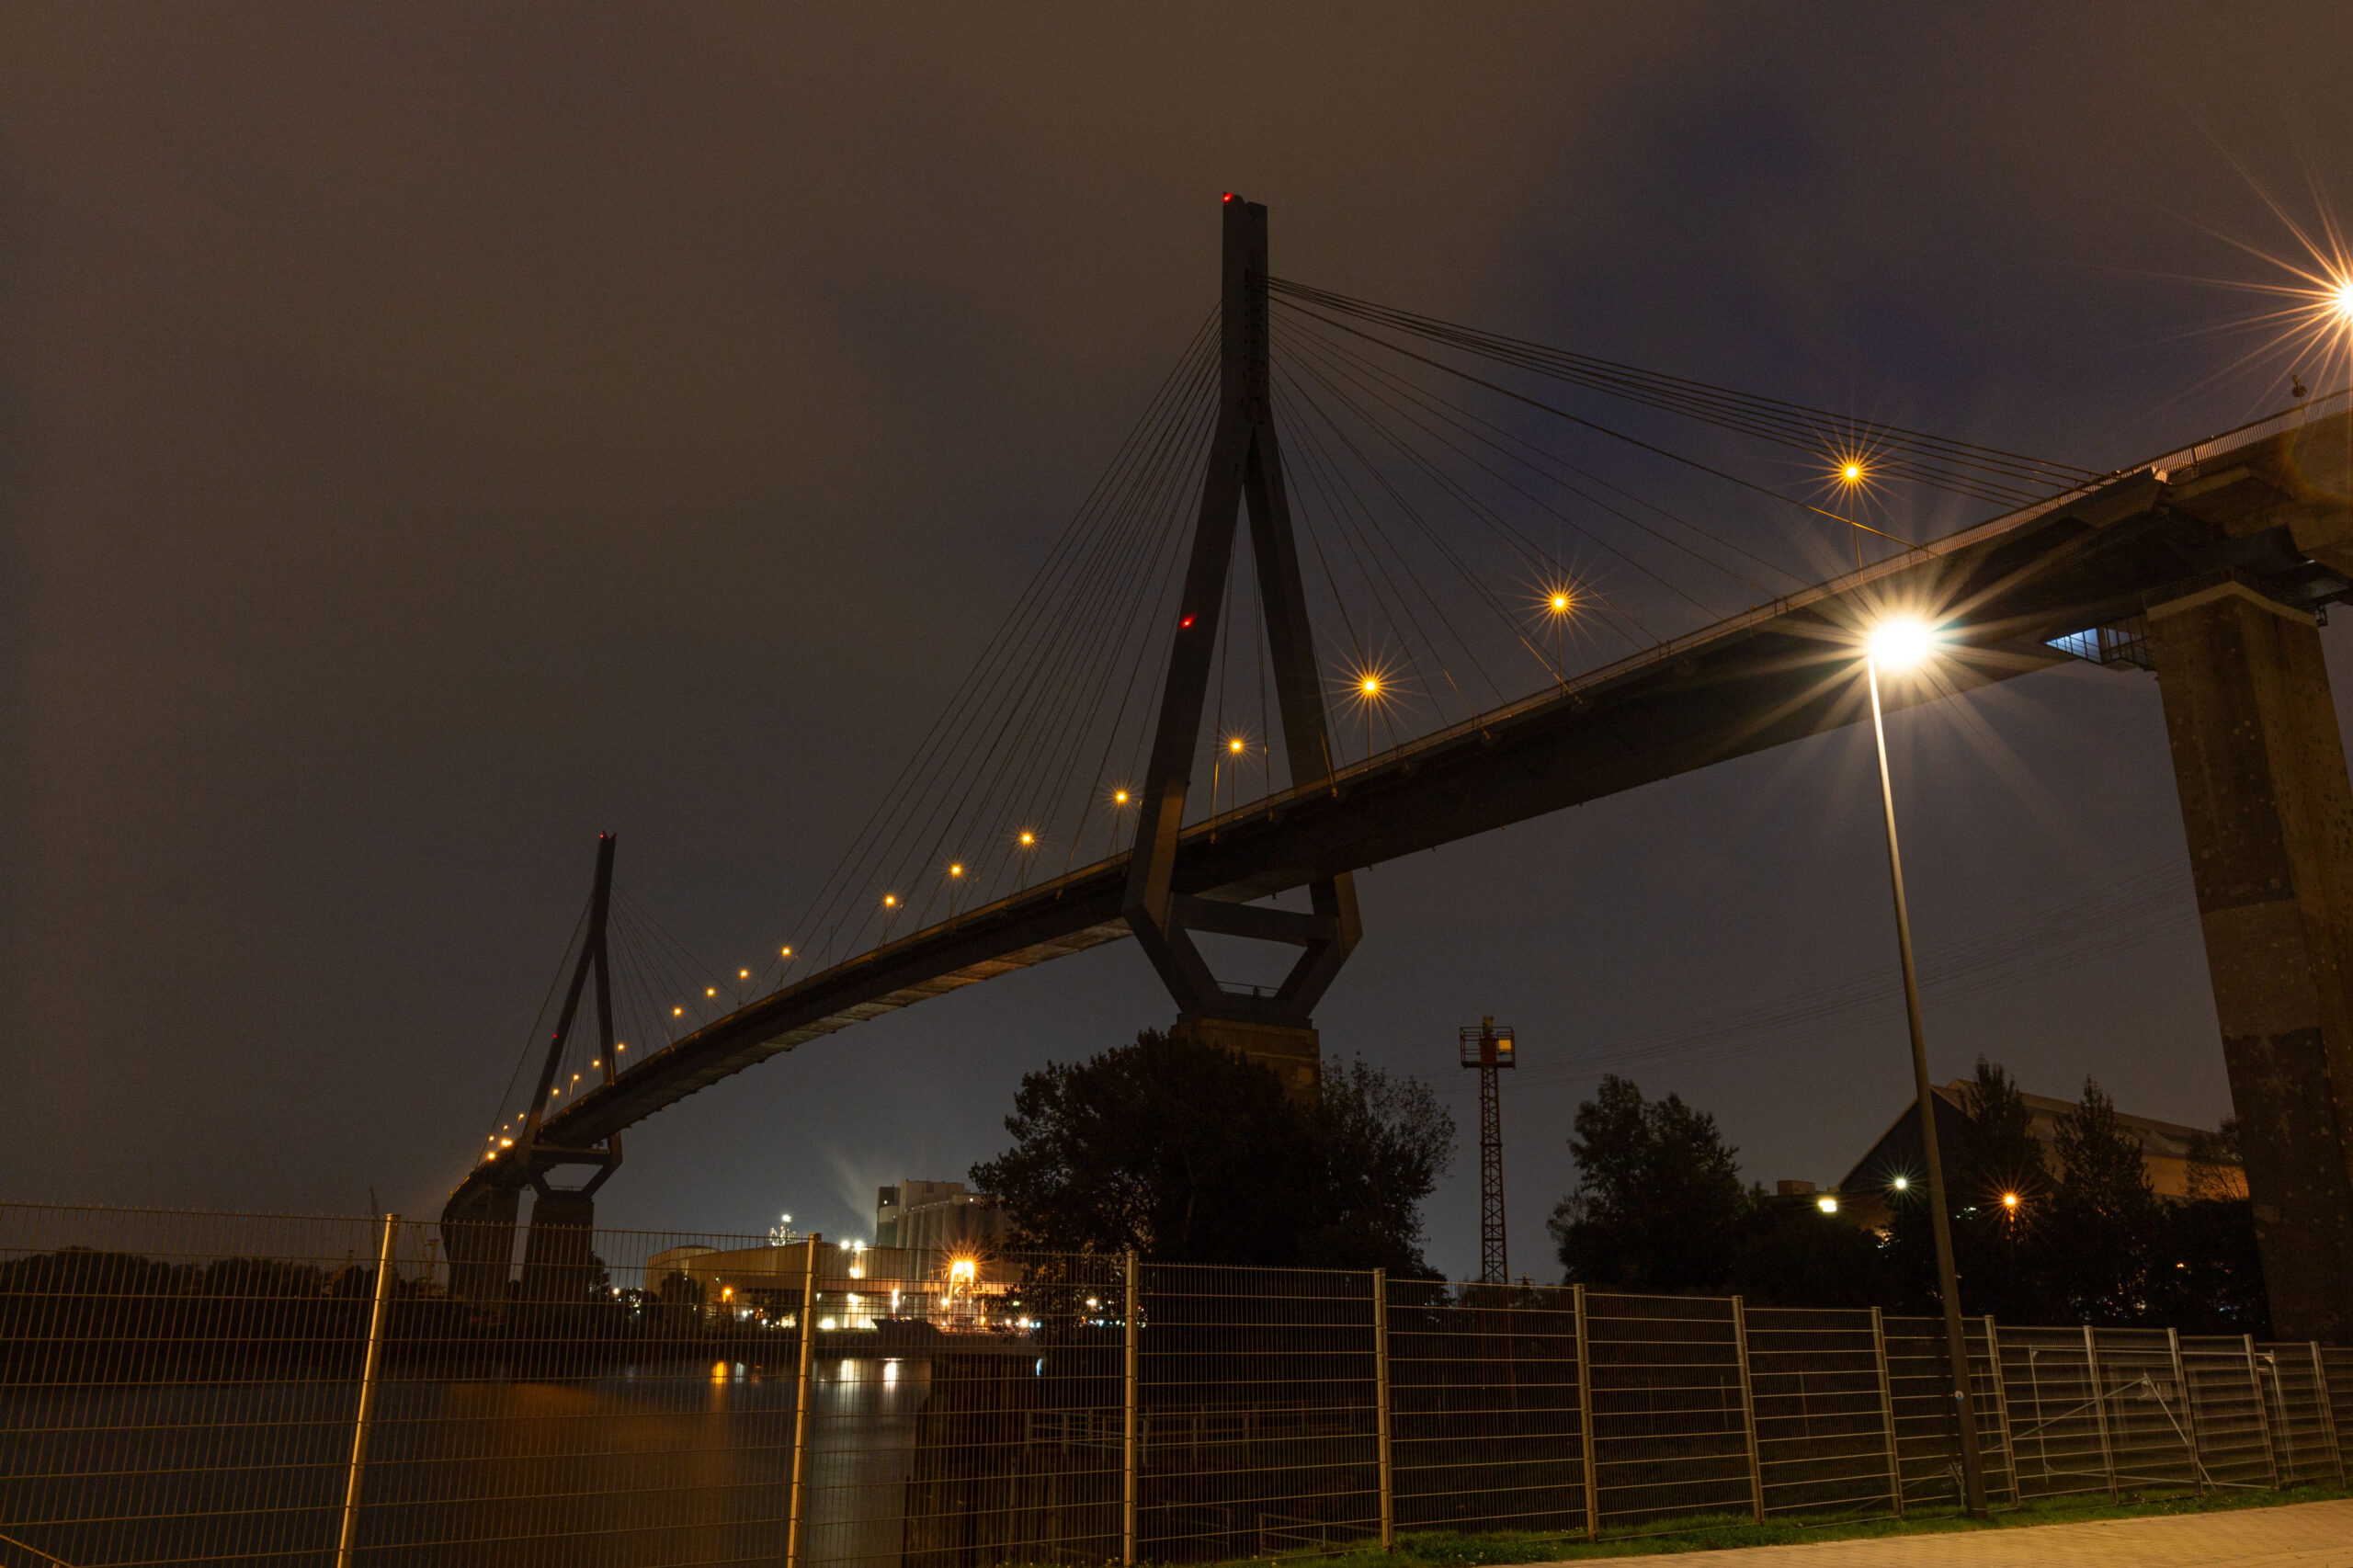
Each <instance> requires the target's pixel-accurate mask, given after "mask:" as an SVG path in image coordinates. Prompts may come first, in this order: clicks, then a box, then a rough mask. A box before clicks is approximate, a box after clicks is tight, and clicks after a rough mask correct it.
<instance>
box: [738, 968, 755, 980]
mask: <svg viewBox="0 0 2353 1568" xmlns="http://www.w3.org/2000/svg"><path fill="white" fill-rule="evenodd" d="M735 978H736V979H738V980H749V979H751V978H752V971H750V970H748V969H739V970H737V971H735Z"/></svg>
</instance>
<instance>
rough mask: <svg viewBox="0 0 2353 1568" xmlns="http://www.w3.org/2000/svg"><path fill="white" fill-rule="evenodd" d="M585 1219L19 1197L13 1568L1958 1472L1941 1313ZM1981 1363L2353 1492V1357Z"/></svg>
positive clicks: (426, 1558)
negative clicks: (54, 1203)
mask: <svg viewBox="0 0 2353 1568" xmlns="http://www.w3.org/2000/svg"><path fill="white" fill-rule="evenodd" d="M581 1208H585V1206H580V1207H577V1208H574V1209H569V1210H568V1209H567V1208H566V1206H564V1205H563V1204H561V1203H544V1202H543V1203H542V1205H541V1209H540V1214H539V1215H538V1216H535V1223H533V1224H532V1225H530V1226H528V1227H522V1228H520V1229H521V1233H520V1234H519V1235H518V1234H517V1227H511V1226H497V1225H487V1224H486V1225H481V1226H472V1227H461V1226H452V1225H427V1224H419V1223H414V1222H408V1223H404V1222H401V1221H369V1220H344V1219H302V1218H288V1217H258V1216H245V1215H220V1214H188V1213H164V1212H147V1211H123V1210H91V1209H63V1208H40V1207H31V1206H0V1568H7V1565H12V1564H15V1563H17V1562H24V1563H42V1562H49V1563H56V1562H63V1563H68V1564H72V1565H74V1568H92V1565H96V1564H100V1563H108V1564H111V1563H127V1562H156V1563H191V1562H273V1563H275V1562H284V1563H301V1564H318V1565H320V1568H327V1565H330V1564H332V1565H334V1568H348V1565H350V1564H358V1563H367V1564H383V1565H390V1564H396V1563H426V1562H430V1563H435V1564H443V1563H476V1562H478V1563H483V1564H500V1565H502V1568H503V1565H508V1564H541V1563H544V1564H551V1565H552V1564H558V1563H562V1564H567V1565H569V1564H589V1565H596V1568H602V1565H612V1568H622V1565H635V1564H654V1563H661V1564H686V1563H722V1562H783V1563H785V1564H787V1565H788V1568H802V1565H804V1564H806V1565H811V1568H814V1565H816V1564H826V1565H833V1564H861V1565H881V1564H886V1563H887V1564H899V1563H904V1565H905V1568H996V1565H999V1564H1029V1563H1041V1564H1042V1563H1061V1564H1071V1565H1074V1568H1076V1565H1082V1564H1097V1563H1108V1562H1138V1561H1145V1562H1219V1561H1227V1560H1233V1559H1242V1558H1261V1559H1263V1558H1269V1557H1281V1556H1305V1555H1312V1554H1314V1553H1317V1552H1322V1551H1333V1550H1337V1549H1340V1548H1342V1547H1345V1546H1347V1545H1348V1544H1350V1543H1356V1542H1362V1543H1376V1542H1382V1541H1387V1540H1394V1539H1395V1536H1396V1535H1397V1534H1398V1533H1399V1532H1413V1531H1422V1530H1429V1529H1440V1528H1443V1529H1452V1530H1463V1531H1490V1530H1517V1531H1533V1532H1540V1533H1553V1534H1561V1535H1569V1536H1584V1535H1597V1534H1601V1533H1612V1534H1615V1533H1621V1532H1631V1531H1642V1530H1646V1529H1658V1528H1677V1525H1678V1524H1679V1522H1681V1521H1685V1520H1688V1519H1690V1518H1693V1517H1750V1518H1756V1519H1765V1518H1768V1517H1815V1518H1822V1517H1874V1516H1884V1515H1892V1514H1899V1513H1902V1512H1903V1511H1904V1510H1906V1509H1918V1508H1950V1507H1952V1506H1956V1504H1957V1502H1958V1500H1959V1489H1960V1483H1959V1478H1958V1471H1959V1449H1958V1441H1957V1439H1958V1430H1957V1426H1956V1423H1955V1419H1954V1402H1953V1400H1952V1398H1951V1396H1950V1389H1949V1377H1948V1374H1947V1369H1946V1362H1945V1342H1944V1334H1943V1325H1942V1324H1941V1323H1940V1322H1936V1321H1930V1320H1922V1319H1901V1318H1883V1317H1882V1316H1881V1314H1880V1313H1878V1312H1870V1311H1865V1312H1817V1311H1789V1310H1779V1309H1765V1308H1752V1307H1749V1306H1747V1305H1746V1304H1745V1303H1744V1302H1743V1301H1740V1300H1738V1299H1736V1298H1734V1299H1722V1298H1694V1297H1648V1296H1622V1295H1601V1294H1588V1293H1586V1291H1584V1290H1581V1289H1574V1288H1545V1287H1529V1286H1520V1287H1503V1286H1479V1285H1450V1284H1445V1283H1440V1282H1435V1281H1427V1280H1420V1279H1410V1280H1409V1279H1393V1280H1392V1279H1388V1278H1384V1277H1382V1276H1381V1275H1379V1274H1377V1273H1375V1274H1364V1273H1347V1272H1340V1271H1317V1270H1276V1269H1245V1268H1219V1267H1187V1266H1176V1265H1151V1264H1147V1265H1142V1266H1138V1265H1136V1264H1135V1263H1133V1262H1132V1261H1131V1260H1129V1259H1126V1258H1123V1257H1102V1256H1014V1255H994V1254H991V1253H989V1252H988V1251H986V1250H985V1249H981V1250H975V1251H972V1252H970V1253H960V1252H939V1253H932V1252H916V1251H907V1250H901V1249H896V1248H845V1247H842V1246H839V1245H838V1244H821V1243H815V1242H812V1241H808V1240H802V1239H792V1238H788V1242H789V1244H776V1243H775V1242H774V1241H772V1240H771V1239H770V1238H765V1237H748V1236H721V1235H667V1234H652V1233H629V1232H615V1231H606V1230H592V1229H590V1228H588V1227H586V1226H585V1225H584V1224H580V1223H577V1222H572V1223H566V1222H564V1221H567V1220H569V1219H574V1217H575V1216H576V1218H577V1219H579V1220H585V1218H586V1215H585V1212H582V1211H581ZM518 1254H519V1256H518ZM1968 1350H1969V1354H1970V1358H1971V1362H1972V1383H1973V1388H1974V1395H1975V1408H1976V1411H1977V1415H1978V1421H1979V1438H1980V1448H1981V1450H1982V1452H1983V1455H1984V1467H1985V1471H1986V1477H1987V1487H1988V1491H1989V1493H1990V1494H1991V1495H1992V1496H1993V1497H1994V1499H1995V1501H1996V1502H1997V1503H2018V1502H2022V1501H2025V1500H2028V1499H2032V1498H2036V1497H2041V1496H2050V1495H2054V1494H2065V1493H2092V1494H2097V1493H2109V1494H2117V1493H2120V1492H2122V1491H2124V1490H2126V1489H2138V1488H2148V1487H2180V1488H2185V1489H2193V1488H2194V1489H2198V1490H2200V1491H2204V1490H2210V1489H2214V1488H2246V1487H2272V1486H2279V1485H2292V1484H2296V1483H2314V1482H2320V1483H2339V1484H2341V1483H2343V1481H2344V1478H2345V1455H2344V1449H2343V1446H2342V1444H2341V1442H2340V1434H2341V1433H2343V1432H2344V1431H2345V1430H2346V1428H2347V1422H2348V1421H2353V1351H2347V1350H2341V1349H2332V1348H2328V1347H2325V1346H2313V1345H2280V1344H2256V1343H2254V1342H2251V1341H2247V1340H2243V1339H2220V1338H2181V1337H2178V1336H2177V1335H2173V1334H2171V1333H2169V1332H2167V1331H2165V1330H2111V1329H2101V1330H2097V1331H2086V1330H2084V1329H2081V1328H2075V1329H2054V1328H2025V1327H2017V1326H2012V1325H2007V1324H1995V1323H1993V1322H1992V1321H1990V1320H1982V1319H1981V1320H1977V1321H1975V1322H1973V1323H1972V1324H1971V1325H1970V1332H1969V1335H1968Z"/></svg>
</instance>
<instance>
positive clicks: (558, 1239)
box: [441, 833, 621, 1301]
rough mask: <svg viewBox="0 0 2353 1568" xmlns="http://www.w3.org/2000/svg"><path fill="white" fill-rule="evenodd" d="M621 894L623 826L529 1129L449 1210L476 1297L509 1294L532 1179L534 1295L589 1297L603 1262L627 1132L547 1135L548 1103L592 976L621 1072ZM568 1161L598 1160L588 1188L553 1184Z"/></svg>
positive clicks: (452, 1257)
mask: <svg viewBox="0 0 2353 1568" xmlns="http://www.w3.org/2000/svg"><path fill="white" fill-rule="evenodd" d="M612 900H613V835H611V834H609V833H608V834H604V835H600V836H599V837H598V838H597V880H596V882H595V883H594V885H593V889H592V891H591V892H590V893H589V895H588V928H587V930H586V931H585V933H583V935H582V938H581V943H580V959H579V961H578V962H576V963H574V965H573V967H572V983H571V984H570V985H568V986H567V987H566V988H565V990H564V993H563V1011H562V1012H560V1013H559V1014H557V1015H556V1024H555V1033H554V1034H553V1035H552V1036H551V1038H550V1039H549V1040H548V1053H547V1058H546V1061H545V1062H543V1063H542V1064H541V1066H540V1081H539V1086H538V1088H537V1089H536V1090H534V1091H533V1093H532V1096H531V1107H530V1109H529V1111H528V1112H527V1113H526V1114H525V1116H524V1119H523V1131H522V1132H521V1134H520V1135H519V1136H517V1138H516V1140H515V1142H514V1143H513V1145H512V1146H510V1147H507V1148H504V1149H501V1150H499V1151H497V1152H496V1153H493V1154H491V1155H490V1156H489V1159H488V1161H486V1162H485V1163H484V1164H483V1165H480V1166H478V1167H476V1169H475V1171H474V1172H473V1173H472V1175H471V1176H468V1178H467V1179H466V1181H465V1182H463V1183H462V1184H461V1185H460V1187H459V1188H458V1190H457V1191H456V1192H455V1193H454V1194H452V1195H451V1196H450V1199H449V1203H448V1205H447V1206H446V1207H444V1208H443V1210H441V1238H442V1245H443V1246H444V1247H445V1248H446V1249H447V1251H448V1253H449V1289H450V1291H451V1292H452V1293H453V1294H455V1295H457V1296H460V1297H462V1298H464V1299H466V1300H468V1301H504V1300H505V1299H506V1291H507V1280H508V1275H509V1272H510V1269H511V1267H512V1259H513V1256H514V1251H515V1219H516V1214H517V1210H518V1208H519V1206H520V1200H521V1198H522V1195H523V1188H524V1187H527V1186H528V1187H530V1188H532V1189H533V1191H535V1192H536V1193H537V1194H538V1195H539V1196H538V1199H537V1201H536V1202H534V1203H533V1205H532V1207H531V1230H530V1235H529V1239H528V1240H527V1241H526V1242H525V1244H524V1249H523V1294H524V1296H525V1298H526V1299H533V1300H544V1301H579V1300H582V1299H583V1293H584V1292H585V1290H586V1288H587V1280H588V1278H589V1274H590V1271H591V1269H592V1268H593V1262H592V1260H591V1258H590V1256H589V1250H588V1237H589V1230H590V1227H592V1226H593V1225H594V1224H595V1223H596V1212H597V1210H596V1193H597V1188H598V1187H602V1186H604V1185H605V1179H606V1178H607V1177H608V1176H611V1175H612V1174H613V1172H615V1171H616V1170H619V1169H620V1163H621V1140H620V1133H618V1132H616V1133H614V1134H612V1135H611V1136H609V1137H608V1138H607V1139H606V1140H605V1141H604V1142H603V1143H601V1144H593V1145H589V1146H586V1147H578V1148H574V1147H567V1146H564V1145H561V1144H556V1143H551V1142H547V1141H546V1140H544V1139H543V1138H541V1137H540V1123H541V1122H542V1121H543V1120H545V1119H546V1116H547V1108H548V1102H549V1101H550V1100H551V1099H553V1098H554V1097H555V1096H554V1090H555V1088H556V1081H555V1080H556V1074H557V1073H558V1072H559V1071H560V1070H561V1069H562V1068H563V1049H564V1046H565V1044H566V1043H567V1042H568V1041H569V1040H571V1038H572V1029H573V1026H574V1023H576V1022H577V1021H578V1020H579V1017H580V1004H581V1001H582V998H583V997H584V995H585V994H586V992H587V989H588V982H589V978H590V977H591V976H592V975H593V976H594V977H595V979H596V982H597V992H596V1006H597V1057H596V1060H597V1064H598V1066H599V1067H600V1068H601V1069H602V1070H603V1076H604V1080H605V1082H606V1083H608V1084H610V1083H611V1082H612V1081H613V1076H614V1073H615V1070H616V1069H615V1065H614V1062H613V980H612V959H611V956H610V953H609V950H608V929H609V926H610V924H611V922H610V919H609V915H610V912H611V909H612ZM561 1165H587V1166H591V1167H593V1169H592V1173H591V1175H590V1176H589V1177H588V1179H587V1181H586V1182H585V1183H584V1184H583V1185H581V1186H580V1187H551V1186H549V1185H548V1179H547V1178H548V1173H549V1172H550V1171H552V1170H554V1169H555V1168H556V1167H558V1166H561Z"/></svg>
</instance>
